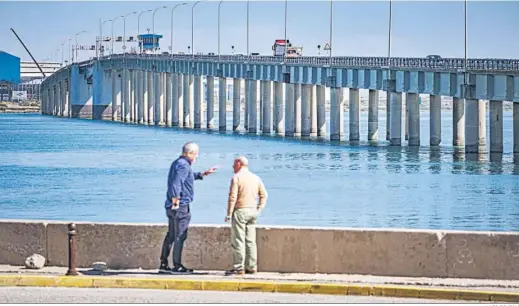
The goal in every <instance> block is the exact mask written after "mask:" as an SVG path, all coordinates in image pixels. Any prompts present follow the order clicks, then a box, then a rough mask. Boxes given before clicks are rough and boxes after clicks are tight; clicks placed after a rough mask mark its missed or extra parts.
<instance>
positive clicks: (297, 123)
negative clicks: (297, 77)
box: [292, 83, 302, 137]
mask: <svg viewBox="0 0 519 306" xmlns="http://www.w3.org/2000/svg"><path fill="white" fill-rule="evenodd" d="M292 103H294V137H301V111H302V101H301V84H299V83H296V84H294V100H293V101H292Z"/></svg>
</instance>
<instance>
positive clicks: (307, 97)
mask: <svg viewBox="0 0 519 306" xmlns="http://www.w3.org/2000/svg"><path fill="white" fill-rule="evenodd" d="M301 102H302V108H301V136H302V137H309V136H310V133H311V132H312V85H308V84H302V85H301Z"/></svg>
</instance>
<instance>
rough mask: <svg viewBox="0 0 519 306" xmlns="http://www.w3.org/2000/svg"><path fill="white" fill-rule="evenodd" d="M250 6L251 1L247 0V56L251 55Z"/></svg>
mask: <svg viewBox="0 0 519 306" xmlns="http://www.w3.org/2000/svg"><path fill="white" fill-rule="evenodd" d="M249 6H250V1H249V0H247V57H249Z"/></svg>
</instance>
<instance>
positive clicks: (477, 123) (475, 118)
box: [465, 99, 486, 153]
mask: <svg viewBox="0 0 519 306" xmlns="http://www.w3.org/2000/svg"><path fill="white" fill-rule="evenodd" d="M485 113H486V106H485V102H484V101H481V100H472V99H471V100H469V99H467V100H466V101H465V114H466V118H465V139H466V143H465V152H466V153H485V148H486V137H485V134H486V126H485V124H486V121H485Z"/></svg>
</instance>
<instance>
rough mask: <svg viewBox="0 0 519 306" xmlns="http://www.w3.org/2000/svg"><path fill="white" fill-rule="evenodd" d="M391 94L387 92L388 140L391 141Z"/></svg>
mask: <svg viewBox="0 0 519 306" xmlns="http://www.w3.org/2000/svg"><path fill="white" fill-rule="evenodd" d="M390 100H391V92H389V91H386V140H390V139H391V135H390V134H391V133H390V131H391V129H390V128H391V103H390Z"/></svg>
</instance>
